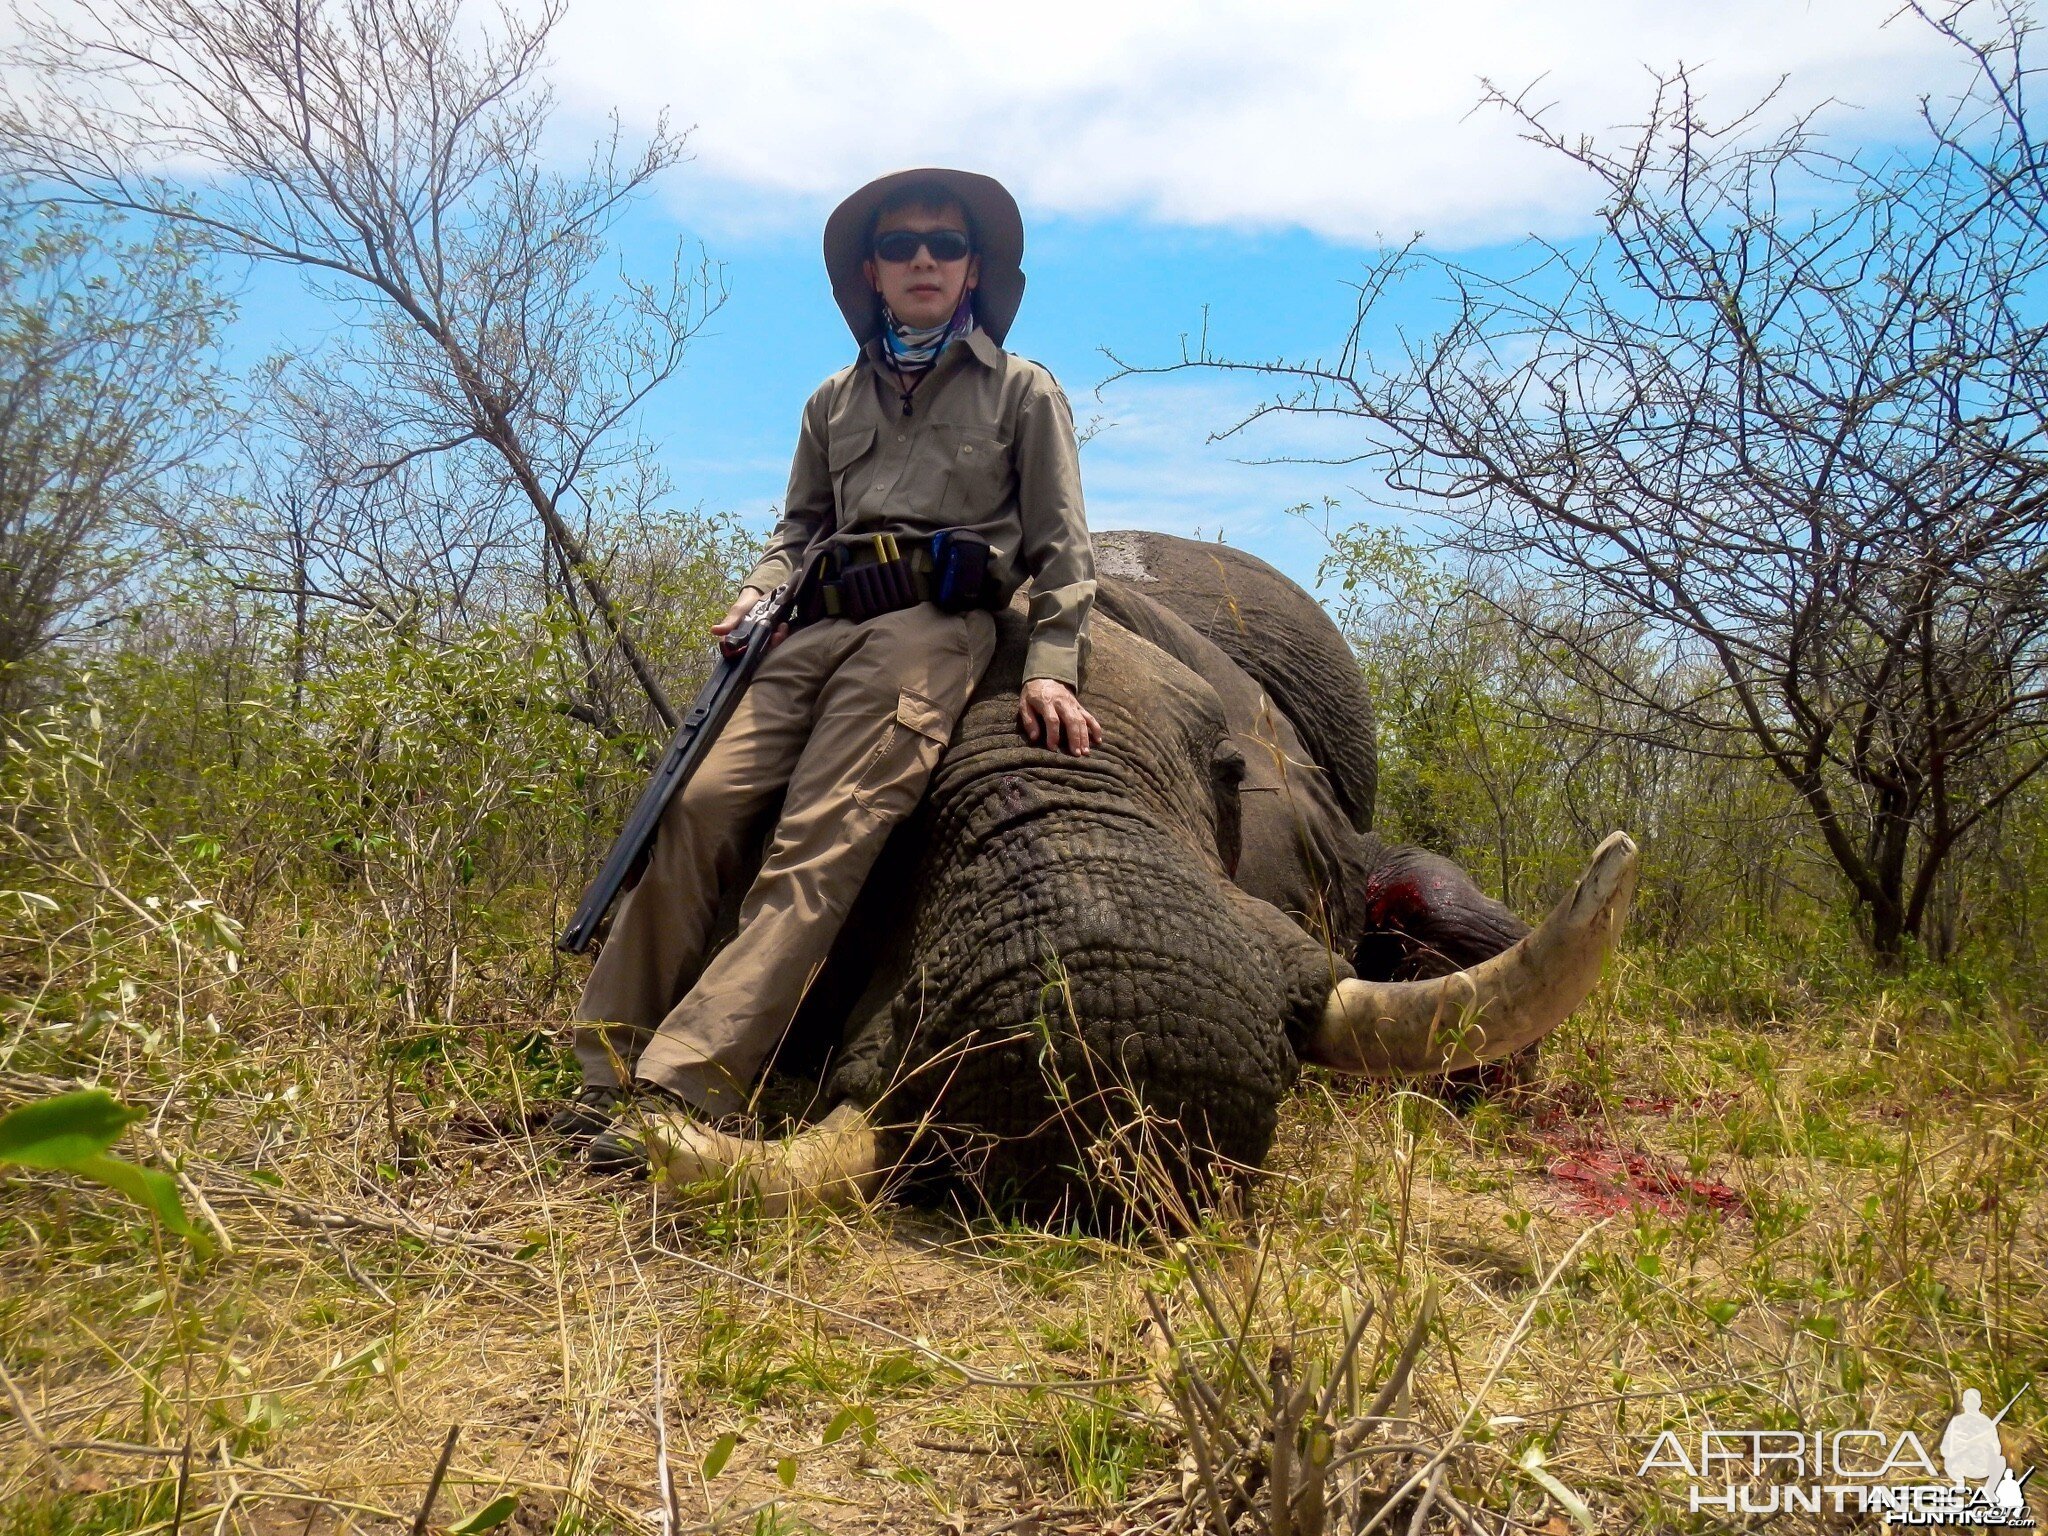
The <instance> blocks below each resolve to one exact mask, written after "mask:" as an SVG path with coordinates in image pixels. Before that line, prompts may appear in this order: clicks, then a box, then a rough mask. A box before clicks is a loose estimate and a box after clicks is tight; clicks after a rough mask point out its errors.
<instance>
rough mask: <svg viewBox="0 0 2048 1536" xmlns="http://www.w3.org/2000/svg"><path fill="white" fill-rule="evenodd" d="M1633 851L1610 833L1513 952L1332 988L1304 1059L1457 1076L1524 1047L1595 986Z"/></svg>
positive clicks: (1619, 915)
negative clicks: (1418, 974)
mask: <svg viewBox="0 0 2048 1536" xmlns="http://www.w3.org/2000/svg"><path fill="white" fill-rule="evenodd" d="M1635 885H1636V845H1635V844H1634V843H1633V842H1632V841H1630V839H1629V836H1628V834H1627V833H1625V832H1614V833H1610V834H1609V835H1608V837H1607V840H1606V841H1605V842H1603V843H1601V845H1600V846H1599V848H1598V849H1597V850H1595V852H1594V854H1593V861H1592V863H1590V864H1589V865H1587V866H1586V873H1585V874H1584V875H1583V876H1582V877H1581V878H1580V880H1579V883H1578V885H1577V886H1575V887H1574V888H1573V889H1572V892H1571V894H1570V895H1568V896H1566V897H1565V898H1564V900H1562V901H1560V902H1559V903H1558V904H1557V905H1556V906H1555V907H1553V908H1552V909H1551V911H1550V915H1549V916H1548V917H1546V918H1544V920H1543V923H1542V925H1541V926H1540V927H1538V928H1536V929H1535V930H1534V931H1532V932H1531V933H1529V934H1527V935H1525V936H1524V937H1523V939H1522V940H1521V942H1520V943H1518V944H1516V945H1515V946H1514V947H1513V948H1511V949H1507V950H1503V951H1502V952H1501V953H1500V954H1497V955H1495V956H1494V957H1493V958H1492V959H1490V960H1484V961H1481V962H1480V963H1479V964H1478V965H1475V966H1471V967H1469V968H1468V969H1466V970H1462V971H1459V972H1456V973H1455V974H1453V975H1450V976H1439V977H1435V978H1432V979H1431V980H1428V981H1356V980H1349V981H1340V982H1338V983H1337V985H1336V987H1335V988H1334V989H1333V990H1332V991H1331V993H1330V999H1329V1002H1328V1003H1326V1004H1325V1005H1324V1008H1323V1019H1322V1023H1321V1025H1320V1026H1319V1027H1318V1028H1317V1030H1316V1032H1315V1034H1314V1036H1313V1037H1312V1038H1311V1039H1310V1040H1309V1041H1308V1043H1307V1048H1306V1050H1305V1051H1304V1052H1303V1055H1304V1057H1305V1059H1307V1060H1308V1061H1311V1062H1314V1063H1316V1064H1317V1065H1319V1066H1325V1067H1330V1068H1334V1069H1335V1070H1337V1071H1339V1072H1355V1073H1360V1074H1362V1075H1365V1076H1369V1077H1396V1076H1409V1075H1430V1074H1434V1073H1439V1072H1457V1071H1461V1070H1463V1069H1464V1068H1467V1067H1471V1066H1476V1065H1477V1064H1478V1063H1480V1062H1482V1061H1490V1060H1493V1059H1495V1058H1498V1057H1501V1056H1508V1055H1512V1054H1513V1053H1514V1052H1516V1051H1519V1050H1521V1049H1522V1048H1523V1047H1524V1046H1527V1045H1533V1044H1534V1043H1535V1042H1536V1041H1538V1040H1541V1039H1542V1038H1543V1037H1544V1036H1545V1035H1547V1034H1549V1033H1550V1032H1551V1031H1552V1030H1553V1029H1555V1028H1557V1026H1558V1025H1560V1024H1562V1023H1563V1022H1564V1021H1565V1020H1566V1019H1567V1018H1569V1017H1570V1016H1571V1014H1572V1010H1574V1009H1575V1008H1577V1007H1578V1006H1579V1004H1581V1003H1583V1002H1584V1001H1585V1000H1586V997H1587V995H1588V994H1589V993H1591V992H1592V990H1593V988H1594V986H1595V985H1596V984H1597V983H1598V982H1599V980H1600V967H1601V965H1602V963H1603V962H1604V961H1605V960H1606V958H1607V952H1608V951H1609V950H1610V949H1611V948H1613V946H1614V941H1615V940H1616V938H1617V937H1619V935H1620V933H1621V925H1622V921H1623V919H1625V918H1626V917H1627V916H1628V904H1629V898H1630V897H1631V896H1633V895H1634V894H1635Z"/></svg>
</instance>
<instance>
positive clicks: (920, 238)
mask: <svg viewBox="0 0 2048 1536" xmlns="http://www.w3.org/2000/svg"><path fill="white" fill-rule="evenodd" d="M920 246H922V247H923V248H924V249H925V250H928V251H930V252H931V253H932V260H933V261H958V260H960V259H961V258H962V257H963V256H965V255H966V254H967V253H968V252H969V251H971V250H973V249H974V242H973V241H971V240H969V239H968V238H967V236H966V235H964V234H962V233H961V232H960V231H959V230H957V229H922V230H920V229H892V230H890V231H889V233H887V234H886V235H877V236H875V256H876V258H877V259H878V260H881V261H912V260H915V259H916V256H917V252H918V247H920Z"/></svg>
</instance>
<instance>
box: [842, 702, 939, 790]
mask: <svg viewBox="0 0 2048 1536" xmlns="http://www.w3.org/2000/svg"><path fill="white" fill-rule="evenodd" d="M952 734H953V733H952V728H951V726H950V725H949V724H948V722H947V720H946V714H945V711H944V710H942V709H940V708H939V706H938V705H936V704H934V703H933V702H932V701H931V700H930V699H927V698H925V697H924V696H923V695H922V694H920V693H916V692H914V691H912V690H911V689H908V688H905V689H904V690H903V691H902V692H900V693H899V694H897V696H896V713H895V714H894V715H892V716H891V717H890V718H889V723H888V725H887V726H886V727H885V728H884V730H883V732H882V738H881V740H880V741H878V742H876V743H875V748H874V750H873V751H872V752H870V753H869V754H868V758H867V761H866V762H865V763H863V764H862V765H861V771H860V777H859V778H858V779H856V780H855V781H854V786H853V799H854V803H855V804H856V805H858V806H860V807H861V809H863V810H866V811H871V812H873V813H875V814H876V815H879V816H884V817H887V818H889V819H891V820H893V819H895V818H896V817H899V816H902V815H904V814H905V813H907V812H908V811H909V810H910V808H911V807H912V806H914V805H916V804H917V801H918V797H919V796H920V795H922V794H923V793H924V786H925V781H926V780H928V779H929V778H930V777H931V776H932V769H933V768H935V767H937V766H938V761H939V754H940V753H941V752H943V751H944V750H945V749H946V742H947V739H948V738H949V737H950V736H951V735H952Z"/></svg>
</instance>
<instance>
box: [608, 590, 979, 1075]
mask: <svg viewBox="0 0 2048 1536" xmlns="http://www.w3.org/2000/svg"><path fill="white" fill-rule="evenodd" d="M994 652H995V620H994V618H993V617H992V616H991V615H990V614H987V613H984V612H980V611H976V612H970V613H957V614H954V613H942V612H940V611H939V610H938V609H937V608H936V607H934V606H933V605H932V604H930V603H919V604H918V605H917V606H916V607H914V608H904V609H900V610H898V611H897V612H895V613H885V614H882V615H880V616H879V617H876V618H873V619H870V620H868V621H867V623H865V624H854V623H852V622H850V621H848V620H845V619H823V620H820V621H819V622H817V623H815V624H809V625H806V626H805V627H803V628H802V629H799V630H796V631H795V632H793V633H792V634H790V635H789V636H788V637H787V638H786V639H784V640H783V641H782V643H781V644H779V645H777V646H776V647H774V649H772V650H770V651H769V652H768V654H767V656H765V657H764V658H763V659H762V662H761V667H760V670H759V671H757V672H756V673H755V674H754V678H753V681H752V682H751V683H750V684H749V685H748V687H747V691H746V693H745V694H744V695H742V696H741V699H740V703H739V706H738V707H737V708H736V709H735V710H734V711H733V715H732V718H731V719H730V720H729V721H728V722H727V723H726V727H725V729H724V730H723V731H722V732H721V733H720V734H719V737H718V740H717V742H716V743H715V744H714V745H713V746H712V748H711V751H710V752H709V753H708V754H707V755H706V757H705V759H704V762H703V764H702V765H701V766H700V767H699V768H698V770H697V772H696V774H695V776H693V777H692V778H691V780H690V782H689V783H688V784H686V785H684V786H683V790H682V793H681V794H679V795H677V796H676V798H675V799H674V800H672V801H671V802H670V803H669V807H668V811H667V813H666V814H665V815H664V816H663V818H662V823H661V832H660V835H659V836H658V837H657V838H656V839H655V843H654V848H653V851H652V853H651V855H650V857H649V860H648V863H647V867H646V869H645V871H644V872H643V873H642V874H641V876H640V879H639V881H638V883H637V884H635V885H634V886H633V888H632V889H631V890H630V891H628V892H627V893H626V896H625V898H624V900H623V902H622V903H621V905H620V907H619V909H618V915H617V917H616V918H615V919H614V920H613V923H612V930H611V935H610V937H609V938H607V939H606V940H605V943H604V949H603V952H602V953H601V954H600V955H599V956H598V959H597V965H596V966H595V968H594V969H593V970H592V971H591V973H590V979H589V981H588V982H587V983H586V984H585V985H584V988H583V996H582V999H581V1000H580V1001H579V1002H578V1003H577V1005H576V1018H577V1019H578V1020H579V1021H580V1022H581V1023H582V1025H583V1027H581V1028H579V1029H578V1030H577V1032H576V1055H577V1059H578V1060H579V1061H580V1062H581V1063H582V1066H583V1075H584V1081H585V1082H589V1083H603V1084H616V1083H617V1081H618V1075H617V1072H616V1071H615V1069H614V1066H613V1062H614V1060H617V1061H621V1062H624V1063H626V1064H627V1065H629V1066H631V1067H632V1068H633V1072H634V1076H636V1077H638V1078H640V1079H641V1080H642V1081H645V1082H651V1083H656V1084H659V1085H660V1086H661V1087H664V1088H667V1089H670V1090H672V1091H673V1092H675V1093H678V1094H680V1095H681V1096H682V1097H683V1098H685V1099H687V1100H688V1101H689V1102H690V1103H692V1104H695V1105H696V1106H697V1107H698V1108H700V1109H703V1110H706V1111H709V1112H712V1113H723V1112H725V1111H728V1110H733V1109H738V1108H740V1107H742V1106H743V1105H744V1104H745V1103H746V1100H747V1094H748V1088H749V1085H750V1084H751V1083H752V1082H753V1079H754V1075H755V1074H756V1073H757V1072H758V1071H759V1070H760V1069H761V1065H762V1063H764V1062H765V1061H767V1060H768V1058H769V1056H770V1055H771V1054H773V1052H774V1050H775V1047H776V1045H777V1043H778V1042H779V1041H780V1040H781V1038H782V1035H783V1032H784V1031H785V1030H786V1029H787V1028H788V1027H789V1023H790V1020H791V1018H792V1017H793V1016H794V1015H795V1013H796V1009H797V1004H798V1003H799V1002H800V1001H801V1000H802V998H803V994H804V991H805V989H806V988H807V987H808V986H809V985H810V983H811V979H812V977H813V976H814V975H815V974H816V972H817V970H818V968H819V966H820V965H822V964H823V963H824V960H825V956H826V954H827V953H828V952H829V951H830V950H831V948H832V941H833V940H834V938H836V937H837V936H838V933H839V929H840V926H841V924H842V923H843V922H844V921H845V919H846V914H847V912H848V910H849V909H850V908H851V907H852V905H853V900H854V897H855V896H857V895H858V894H859V893H860V888H861V883H862V882H863V881H864V880H865V879H866V878H867V874H868V870H869V868H870V867H871V866H872V865H873V864H874V862H875V858H876V856H877V855H878V854H880V852H881V851H882V844H883V843H884V842H885V841H886V840H887V838H888V835H889V831H890V829H891V828H892V827H894V826H895V825H896V824H897V823H898V822H900V821H901V820H902V819H903V818H904V817H905V816H907V815H908V814H909V813H910V811H911V810H912V809H913V808H914V807H915V806H916V805H917V802H918V799H919V797H920V796H921V795H923V793H924V787H925V781H926V780H927V779H929V778H930V777H931V772H932V769H933V767H934V766H935V765H936V764H937V762H938V760H939V753H940V752H941V750H942V749H943V748H944V747H945V745H946V742H947V740H948V739H949V738H950V737H951V736H952V734H953V727H954V725H955V723H956V722H957V721H958V720H959V718H960V714H961V711H962V710H964V709H965V708H966V707H967V699H968V696H969V695H970V694H971V693H973V691H974V686H975V684H976V683H977V682H979V681H980V678H981V674H982V671H983V669H984V668H986V667H987V665H988V662H989V658H990V656H991V655H993V654H994ZM785 784H786V785H787V786H788V787H789V792H788V795H787V797H786V798H785V800H784V801H783V807H782V817H781V819H780V821H778V822H777V823H776V826H775V834H774V838H773V840H772V841H771V842H770V844H769V846H768V852H767V856H766V858H765V860H764V861H763V863H762V865H761V872H760V874H759V875H757V876H756V877H755V879H754V883H753V885H752V886H751V887H750V888H749V889H748V891H747V895H746V900H745V901H744V903H743V904H742V905H741V907H740V914H739V930H738V932H737V933H735V934H734V936H733V938H732V940H731V942H730V943H728V944H727V945H726V946H725V947H724V948H723V949H721V950H720V951H719V952H718V954H717V955H716V956H714V957H713V958H712V960H711V963H710V964H709V965H708V966H705V968H704V971H703V974H702V975H700V976H699V977H698V978H697V982H696V984H695V985H694V986H692V987H691V988H690V990H689V993H688V995H687V996H684V997H682V998H681V999H680V1000H678V998H677V996H676V994H677V991H678V990H679V988H680V987H681V985H682V981H683V978H684V977H685V976H687V975H689V974H690V973H691V972H692V971H694V970H695V969H696V967H697V966H698V965H699V964H700V963H701V962H702V960H703V958H704V949H705V946H706V944H707V943H708V942H709V940H710V936H711V929H712V924H713V921H714V919H715V917H716V915H717V912H718V905H719V895H720V892H721V891H722V890H724V888H725V887H726V886H727V885H729V884H730V883H731V882H732V880H733V879H734V878H735V874H736V871H737V870H738V868H739V866H740V863H741V860H742V858H743V857H744V855H745V852H746V849H747V846H748V843H749V840H750V838H751V835H752V834H753V832H754V831H755V829H756V828H757V827H758V825H759V823H760V819H761V817H762V815H763V814H764V813H765V812H766V810H767V807H768V806H769V805H770V803H771V802H772V801H773V800H774V798H775V795H776V793H777V792H778V791H779V790H781V789H782V788H783V786H784V785H785ZM643 1042H644V1045H643ZM636 1053H637V1060H636Z"/></svg>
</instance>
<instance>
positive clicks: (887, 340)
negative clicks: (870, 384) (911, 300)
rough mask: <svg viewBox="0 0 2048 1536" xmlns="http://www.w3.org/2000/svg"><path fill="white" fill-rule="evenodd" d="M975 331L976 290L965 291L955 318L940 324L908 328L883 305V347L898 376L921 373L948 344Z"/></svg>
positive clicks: (936, 358) (961, 294) (957, 306)
mask: <svg viewBox="0 0 2048 1536" xmlns="http://www.w3.org/2000/svg"><path fill="white" fill-rule="evenodd" d="M973 329H974V290H973V289H971V288H964V289H962V290H961V292H960V302H959V304H957V305H956V306H955V307H954V309H953V317H952V319H950V320H947V321H944V322H942V323H941V324H938V325H928V326H924V327H921V328H920V327H916V326H908V325H905V324H904V323H903V322H902V321H900V320H898V319H897V318H896V316H895V314H894V312H892V311H891V310H890V308H889V306H888V305H887V304H884V305H883V306H882V347H883V350H885V351H886V352H887V353H888V354H889V361H890V362H891V363H892V364H893V365H894V366H895V369H896V371H897V372H898V373H922V372H924V370H925V369H927V368H929V367H931V365H932V364H933V363H935V362H937V361H938V359H939V354H940V353H941V352H943V351H945V350H946V343H947V342H949V341H951V340H952V339H953V338H954V337H955V336H965V335H966V334H967V333H968V332H969V331H971V330H973Z"/></svg>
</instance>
